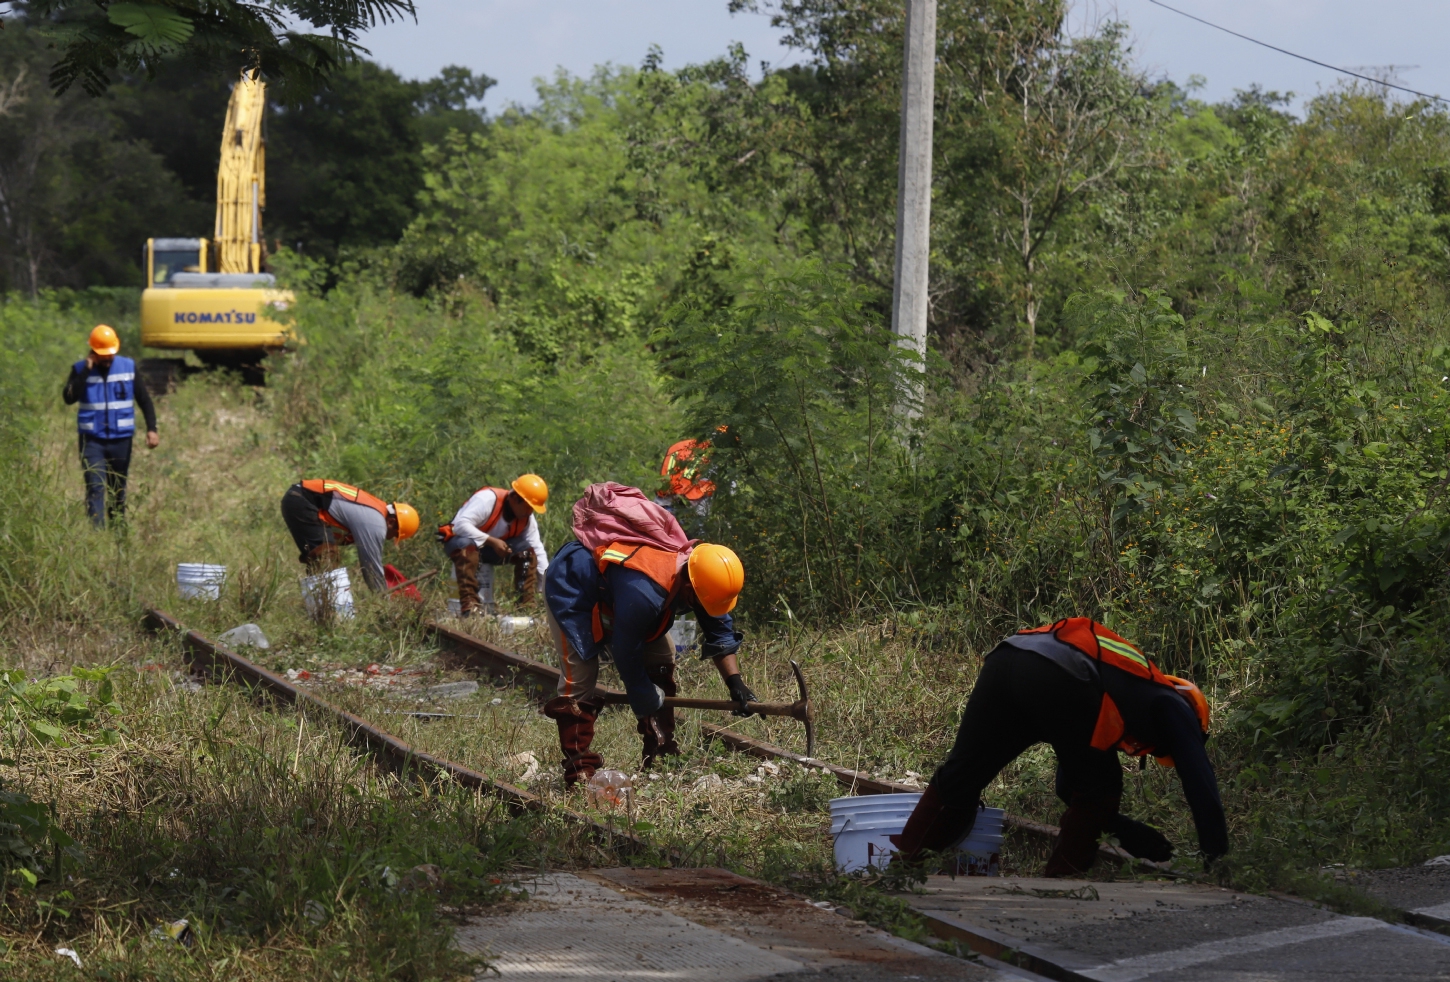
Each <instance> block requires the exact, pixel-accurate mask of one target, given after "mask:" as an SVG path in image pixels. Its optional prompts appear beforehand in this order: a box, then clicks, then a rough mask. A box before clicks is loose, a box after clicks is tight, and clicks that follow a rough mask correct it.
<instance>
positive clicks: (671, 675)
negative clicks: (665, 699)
mask: <svg viewBox="0 0 1450 982" xmlns="http://www.w3.org/2000/svg"><path fill="white" fill-rule="evenodd" d="M645 672H646V673H647V674H648V675H649V680H650V681H651V682H653V683H654V684H655V685H657V686H659V687H660V688H661V689H662V690H664V693H665V695H667V696H673V695H678V694H679V691H680V689H679V686H678V685H676V684H675V666H674V665H654V666H651V667H650V668H647V669H645ZM635 729H636V730H637V731H638V732H639V735H640V736H641V737H643V738H644V761H643V763H641V764H640V765H639V766H640V768H641V769H643V770H648V769H649V766H650V765H651V764H653V763H654V762H655V758H657V757H678V756H679V754H680V745H679V744H678V743H677V742H675V711H674V710H673V709H671V708H670V707H668V706H665V707H663V708H661V709H660V711H659V712H657V713H654V714H653V715H651V716H646V717H645V718H644V719H642V720H640V721H639V724H638V725H637V726H636V727H635Z"/></svg>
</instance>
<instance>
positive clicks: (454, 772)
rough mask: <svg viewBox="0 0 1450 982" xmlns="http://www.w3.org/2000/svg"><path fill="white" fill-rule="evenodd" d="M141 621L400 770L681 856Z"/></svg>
mask: <svg viewBox="0 0 1450 982" xmlns="http://www.w3.org/2000/svg"><path fill="white" fill-rule="evenodd" d="M143 623H144V624H145V626H146V627H148V628H149V629H151V630H153V631H156V632H167V633H171V634H174V635H176V636H177V638H178V639H179V640H180V642H181V650H182V653H183V654H184V655H185V656H186V658H187V660H188V661H189V662H190V663H191V664H192V666H193V667H194V668H197V669H199V670H200V671H201V672H202V673H203V674H205V675H206V676H207V677H208V678H211V679H216V680H219V681H232V682H238V683H240V684H242V685H245V686H247V687H248V688H251V689H254V690H260V691H263V692H266V693H268V694H269V695H271V696H273V697H274V698H277V699H279V700H280V701H282V702H285V703H288V704H289V705H295V706H305V707H307V708H308V709H309V710H310V711H313V712H316V713H319V714H320V715H322V716H324V717H326V718H328V719H330V720H331V721H332V722H333V723H334V724H336V725H337V726H338V727H339V728H340V729H341V730H342V731H343V732H344V733H345V734H346V735H347V738H348V741H349V742H350V743H351V744H353V746H356V747H358V748H359V749H362V750H366V751H367V752H369V753H371V754H373V755H374V756H376V757H379V758H382V759H383V760H386V761H387V762H388V763H389V764H391V765H392V766H394V767H395V768H397V769H398V770H399V771H401V772H404V773H408V772H412V773H416V774H420V775H426V776H429V777H432V778H434V779H443V780H449V781H454V782H457V783H458V784H461V785H462V786H464V787H466V788H471V789H474V790H477V791H480V792H482V793H483V794H487V795H489V796H491V797H494V798H497V799H499V800H500V801H502V802H503V803H504V804H505V806H506V807H507V808H508V809H509V810H510V811H511V812H513V813H514V814H520V813H523V812H537V813H549V814H553V815H557V816H559V817H562V818H564V819H566V820H567V821H569V822H570V823H571V824H573V825H575V826H577V827H579V828H580V829H582V830H583V831H585V832H586V833H587V834H589V835H591V836H592V837H593V838H595V839H597V840H599V841H601V842H603V843H605V844H607V845H608V846H609V847H611V848H613V849H615V850H616V851H619V852H621V853H623V854H625V855H629V856H638V857H646V858H647V857H657V858H660V859H664V860H667V861H670V862H676V861H679V859H680V856H679V855H677V854H675V853H673V852H671V851H669V850H666V849H662V848H660V847H659V846H657V845H655V844H653V843H651V842H649V841H648V840H646V839H643V838H641V837H640V836H638V835H635V834H634V833H633V832H630V831H628V830H626V829H619V828H615V827H614V826H612V825H610V824H609V823H607V822H601V821H599V820H598V819H596V818H594V817H593V816H590V815H586V814H584V813H583V812H578V811H575V810H573V809H572V808H565V807H562V806H557V805H550V804H549V803H548V802H546V801H544V800H543V799H542V798H540V797H539V796H538V795H536V794H534V793H532V792H530V791H526V790H525V789H523V788H519V787H515V786H514V785H512V784H507V783H505V782H503V781H499V780H495V779H494V778H491V777H489V776H488V775H487V774H482V773H480V772H478V771H475V770H473V769H472V768H469V767H465V766H463V765H462V764H457V763H454V762H453V761H451V760H444V759H443V758H441V757H435V756H433V755H432V754H428V753H424V752H423V751H421V750H417V749H415V748H413V747H411V746H409V745H408V744H407V743H406V742H404V741H403V740H400V739H399V738H397V737H395V736H393V735H392V734H391V733H388V732H387V731H386V730H382V729H379V728H378V727H376V726H374V725H372V724H371V723H369V722H368V721H367V720H365V719H363V718H362V717H360V716H356V715H354V714H353V713H349V712H347V711H346V710H344V709H339V708H338V707H336V706H334V705H332V704H331V703H329V702H327V701H325V700H323V699H319V698H318V697H317V696H315V695H313V694H312V693H310V692H305V691H303V690H302V689H300V688H298V687H297V686H296V685H293V684H292V683H291V682H290V681H288V680H287V679H286V678H283V677H282V676H280V675H278V674H276V673H275V672H271V671H268V670H267V669H265V668H263V667H262V666H260V665H257V664H255V663H254V662H251V661H249V660H248V659H246V658H244V657H242V656H241V655H239V654H237V653H236V652H235V651H232V650H231V649H229V648H227V647H226V646H225V645H222V644H218V643H217V642H215V641H213V640H211V639H210V638H208V637H206V636H205V635H203V634H201V633H199V632H197V631H191V630H188V629H187V628H186V627H185V626H184V625H182V624H181V623H180V622H179V621H177V620H176V618H174V617H172V616H171V615H170V614H167V613H166V612H165V611H162V610H157V609H155V608H152V609H148V610H147V611H146V616H145V618H144V621H143Z"/></svg>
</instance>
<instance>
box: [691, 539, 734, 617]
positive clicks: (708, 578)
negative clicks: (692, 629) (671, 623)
mask: <svg viewBox="0 0 1450 982" xmlns="http://www.w3.org/2000/svg"><path fill="white" fill-rule="evenodd" d="M689 571H690V585H691V586H693V587H694V588H695V596H697V597H699V598H700V606H701V607H704V608H705V613H707V614H709V615H710V616H711V617H722V616H724V615H725V614H728V613H730V612H731V611H732V610H734V609H735V601H736V600H737V599H739V597H740V588H741V587H743V586H744V585H745V567H744V566H742V565H740V557H739V556H737V555H735V553H734V552H733V551H732V550H730V549H729V548H727V547H725V546H717V545H713V544H711V543H709V542H702V543H700V544H699V545H697V546H696V547H695V549H694V551H693V552H691V553H690V563H689Z"/></svg>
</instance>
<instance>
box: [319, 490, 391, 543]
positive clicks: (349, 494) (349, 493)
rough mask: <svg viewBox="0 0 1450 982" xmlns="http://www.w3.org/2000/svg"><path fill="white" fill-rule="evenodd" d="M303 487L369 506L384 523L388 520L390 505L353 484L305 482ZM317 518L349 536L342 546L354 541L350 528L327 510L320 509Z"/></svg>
mask: <svg viewBox="0 0 1450 982" xmlns="http://www.w3.org/2000/svg"><path fill="white" fill-rule="evenodd" d="M302 486H303V487H304V488H306V489H307V490H308V491H311V492H312V493H313V494H337V495H341V496H342V497H343V498H344V499H346V500H348V501H351V502H353V503H355V504H359V505H367V506H368V507H369V508H371V509H373V510H374V511H376V512H377V513H378V514H379V515H382V516H383V521H387V519H388V503H387V502H386V501H384V500H383V499H381V498H378V497H375V496H373V495H370V494H368V493H367V492H366V491H364V490H363V489H362V488H355V487H353V486H352V485H351V484H343V483H342V482H341V481H316V480H314V481H303V482H302ZM317 517H318V518H320V519H322V521H323V523H324V524H327V525H331V526H332V527H333V528H337V529H342V530H343V531H344V532H347V533H348V534H347V535H345V536H343V537H342V539H341V540H340V543H339V544H340V545H347V544H348V543H349V542H351V541H352V533H351V531H350V530H349V529H348V527H347V526H346V525H344V524H342V523H341V522H339V521H338V520H337V519H335V518H333V517H332V516H331V515H329V514H328V513H327V511H326V510H325V509H318V512H317Z"/></svg>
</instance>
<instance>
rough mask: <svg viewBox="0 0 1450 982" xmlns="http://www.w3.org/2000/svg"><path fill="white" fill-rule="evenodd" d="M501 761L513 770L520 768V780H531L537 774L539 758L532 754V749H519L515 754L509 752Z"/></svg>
mask: <svg viewBox="0 0 1450 982" xmlns="http://www.w3.org/2000/svg"><path fill="white" fill-rule="evenodd" d="M503 762H504V763H505V764H507V765H508V766H509V767H512V768H514V769H515V770H521V771H522V773H520V774H519V780H520V781H532V780H533V779H534V778H535V777H537V776H538V774H539V758H538V757H536V756H534V752H533V751H532V750H524V751H520V752H519V753H516V754H509V755H508V756H507V757H505V758H504V759H503Z"/></svg>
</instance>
